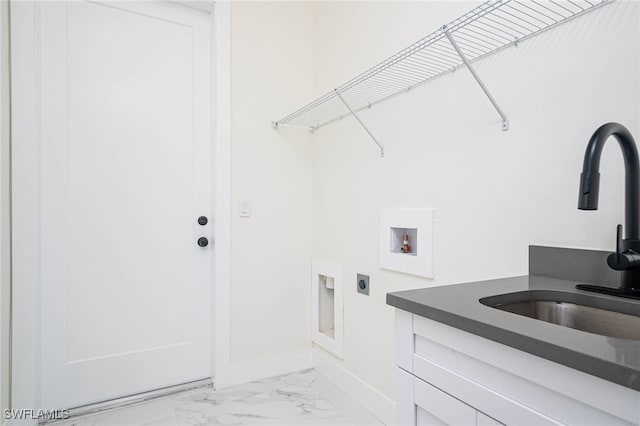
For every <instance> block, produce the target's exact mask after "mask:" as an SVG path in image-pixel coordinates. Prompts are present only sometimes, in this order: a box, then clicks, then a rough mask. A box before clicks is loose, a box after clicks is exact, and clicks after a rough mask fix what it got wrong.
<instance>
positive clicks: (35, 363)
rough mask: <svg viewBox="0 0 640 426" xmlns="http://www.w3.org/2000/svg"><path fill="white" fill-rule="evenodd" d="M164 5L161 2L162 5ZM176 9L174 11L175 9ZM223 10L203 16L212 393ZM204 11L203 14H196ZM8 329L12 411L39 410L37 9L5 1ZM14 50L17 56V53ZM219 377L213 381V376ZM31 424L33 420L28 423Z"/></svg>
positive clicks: (222, 307)
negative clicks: (209, 155) (208, 109)
mask: <svg viewBox="0 0 640 426" xmlns="http://www.w3.org/2000/svg"><path fill="white" fill-rule="evenodd" d="M163 3H164V1H163ZM176 7H180V6H176ZM229 9H230V5H229V4H228V3H222V2H216V3H215V4H214V8H213V10H212V13H211V14H210V24H211V27H210V28H211V36H210V46H211V59H212V63H213V64H214V66H213V67H212V73H211V87H212V93H211V102H212V107H213V108H214V109H213V111H214V120H212V125H213V126H215V128H214V129H213V132H212V139H213V140H212V144H213V145H214V151H215V164H214V165H213V175H214V178H215V189H214V191H215V194H214V198H213V200H214V205H215V218H214V220H215V225H214V228H215V245H214V250H212V251H213V262H212V265H213V267H214V268H215V269H214V279H213V282H212V286H213V288H212V294H213V295H214V298H213V300H212V308H213V309H212V310H211V311H212V317H213V318H212V322H213V324H212V327H211V330H212V338H211V344H212V345H213V348H212V351H211V353H212V360H211V364H212V372H213V375H214V377H216V380H215V382H216V387H220V386H224V383H225V380H226V379H225V378H226V377H228V375H229V308H228V306H229V293H230V291H229V290H230V239H231V238H230V225H231V215H230V208H231V200H230V199H231V187H230V176H231V167H230V164H231V152H230V114H229V107H230V104H231V101H230V96H231V94H230V38H231V37H230V10H229ZM203 13H204V12H203ZM10 19H11V52H13V55H12V57H11V74H12V81H11V92H12V97H11V125H12V135H11V146H12V153H11V161H12V170H11V173H12V182H11V197H12V200H11V201H12V211H11V218H12V243H11V248H12V282H11V287H12V300H11V305H12V323H11V359H12V365H11V377H12V378H11V402H12V403H11V405H12V408H15V409H21V408H22V409H30V408H31V409H36V410H37V409H40V408H56V407H41V406H40V404H41V399H40V375H41V371H40V346H39V342H40V337H41V336H40V324H41V316H40V309H39V308H40V287H41V271H40V237H41V233H40V222H39V221H40V202H39V199H40V179H41V175H40V164H41V163H40V155H41V152H40V141H41V126H40V124H41V120H40V118H41V96H40V69H41V68H40V58H41V52H40V4H39V2H38V1H37V0H30V1H15V0H13V1H11V8H10ZM17 52H19V54H17ZM218 377H219V378H218ZM31 423H32V424H36V421H35V420H34V421H32V422H31Z"/></svg>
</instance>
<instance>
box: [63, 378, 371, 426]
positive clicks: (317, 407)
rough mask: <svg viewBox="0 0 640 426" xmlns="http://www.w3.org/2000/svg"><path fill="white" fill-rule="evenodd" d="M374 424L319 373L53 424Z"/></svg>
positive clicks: (189, 394)
mask: <svg viewBox="0 0 640 426" xmlns="http://www.w3.org/2000/svg"><path fill="white" fill-rule="evenodd" d="M188 425H291V426H293V425H299V426H306V425H310V426H311V425H319V426H320V425H327V426H329V425H333V426H341V425H371V426H378V425H381V423H380V422H379V421H378V420H377V419H375V417H373V416H372V415H371V414H370V413H369V412H367V410H365V409H364V408H363V407H362V406H360V405H359V404H358V403H356V402H355V401H353V400H352V399H351V398H349V397H348V396H347V395H346V394H345V393H344V392H342V390H340V389H339V388H337V387H336V386H335V385H333V384H332V383H331V382H329V381H328V380H327V379H325V378H324V377H322V376H321V375H320V374H318V372H317V371H315V370H312V369H311V370H304V371H299V372H296V373H292V374H287V375H283V376H278V377H272V378H268V379H264V380H259V381H256V382H252V383H247V384H244V385H239V386H234V387H230V388H226V389H222V390H219V391H216V390H214V389H213V388H212V387H204V388H198V389H194V390H190V391H185V392H180V393H177V394H174V395H169V396H166V397H162V398H158V399H155V400H152V401H147V402H144V403H140V404H136V405H132V406H128V407H123V408H119V409H114V410H109V411H105V412H102V413H97V414H93V415H88V416H82V417H78V418H75V419H74V418H72V419H69V420H65V421H63V422H56V423H51V426H188Z"/></svg>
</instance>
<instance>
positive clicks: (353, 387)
mask: <svg viewBox="0 0 640 426" xmlns="http://www.w3.org/2000/svg"><path fill="white" fill-rule="evenodd" d="M312 353H313V368H315V369H316V371H317V372H318V373H320V374H322V375H323V376H324V377H326V378H327V379H329V380H330V381H331V382H333V383H334V384H335V385H336V386H338V387H339V388H340V389H341V390H342V391H343V392H344V393H346V394H347V395H349V396H350V397H351V398H353V399H354V400H355V401H357V402H358V403H360V404H361V405H362V406H363V407H364V408H366V409H367V410H369V412H371V414H373V415H374V416H375V417H376V418H377V419H378V420H380V421H381V422H382V423H384V424H385V425H392V424H395V416H396V403H395V402H394V401H392V400H391V399H389V397H387V396H385V395H383V394H382V393H380V392H379V391H377V390H376V389H374V388H373V387H372V386H371V385H369V384H368V383H367V382H365V381H364V380H362V379H361V378H359V377H358V376H356V375H355V374H353V373H351V372H350V371H349V370H347V369H346V368H344V367H343V366H342V365H340V364H339V363H338V360H337V359H335V358H333V357H332V356H331V355H329V354H328V353H327V352H325V351H324V350H322V349H320V348H314V349H313V350H312Z"/></svg>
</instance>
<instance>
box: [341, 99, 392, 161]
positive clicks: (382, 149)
mask: <svg viewBox="0 0 640 426" xmlns="http://www.w3.org/2000/svg"><path fill="white" fill-rule="evenodd" d="M334 90H335V92H336V96H337V97H338V98H340V100H341V101H342V103H343V104H344V106H346V107H347V109H348V110H349V112H350V113H351V115H353V118H355V119H356V120H357V121H358V123H360V126H362V128H363V129H364V131H365V132H367V134H368V135H369V137H370V138H371V139H372V140H373V141H374V142H375V143H376V145H378V148H380V157H384V146H382V144H381V143H380V142H378V139H376V137H375V136H373V133H371V131H370V130H369V128H368V127H367V126H366V125H365V124H364V123H363V122H362V120H360V117H358V114H356V112H355V111H354V110H352V109H351V107H350V106H349V104H348V103H347V101H345V100H344V98H343V97H342V95H341V94H340V92H338V89H334Z"/></svg>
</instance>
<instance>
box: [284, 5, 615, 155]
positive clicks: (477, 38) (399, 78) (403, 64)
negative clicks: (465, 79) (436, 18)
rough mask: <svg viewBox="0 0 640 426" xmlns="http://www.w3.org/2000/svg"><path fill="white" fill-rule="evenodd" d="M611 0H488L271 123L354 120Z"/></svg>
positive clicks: (314, 126) (314, 123)
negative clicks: (363, 113)
mask: <svg viewBox="0 0 640 426" xmlns="http://www.w3.org/2000/svg"><path fill="white" fill-rule="evenodd" d="M612 1H613V0H561V1H555V0H489V1H487V2H485V3H483V4H482V5H480V6H478V7H476V8H475V9H473V10H471V11H469V12H468V13H466V14H465V15H463V16H461V17H459V18H458V19H456V20H454V21H453V22H451V23H450V24H448V25H445V26H443V27H442V28H440V29H438V30H437V31H434V32H433V33H431V34H429V35H428V36H426V37H424V38H422V39H421V40H419V41H417V42H416V43H414V44H412V45H410V46H409V47H407V48H405V49H403V50H401V51H400V52H398V53H396V54H395V55H393V56H391V57H389V58H388V59H386V60H384V61H382V62H380V63H379V64H377V65H375V66H374V67H372V68H369V69H368V70H366V71H364V72H363V73H361V74H359V75H357V76H356V77H354V78H352V79H351V80H349V81H347V82H346V83H344V84H342V85H340V86H338V87H337V88H336V89H334V90H333V91H331V92H329V93H327V94H325V95H323V96H321V97H319V98H318V99H316V100H314V101H312V102H311V103H309V104H307V105H305V106H304V107H302V108H300V109H298V110H297V111H295V112H293V113H291V114H289V115H287V116H285V117H283V118H281V119H280V120H278V121H275V122H273V123H272V124H273V126H274V127H276V128H277V127H279V126H283V125H287V126H292V127H303V128H308V129H310V130H315V129H318V128H319V127H322V126H324V125H327V124H329V123H332V122H334V121H336V120H339V119H341V118H344V117H347V116H350V115H354V116H355V117H356V118H357V114H353V112H356V113H357V112H358V111H361V110H363V109H365V108H371V107H372V106H373V105H376V104H378V103H380V102H383V101H385V100H387V99H389V98H391V97H394V96H397V95H399V94H401V93H405V92H407V91H409V90H412V89H414V88H416V87H417V86H420V85H422V84H425V83H426V82H428V81H430V80H433V79H434V78H437V77H439V76H441V75H443V74H445V73H448V72H451V71H454V70H456V69H457V68H460V67H461V66H464V65H465V62H464V60H465V58H464V57H465V56H466V59H467V60H468V61H469V62H473V61H475V60H478V59H480V58H482V57H485V56H487V55H490V54H492V53H495V52H497V51H499V50H501V49H504V48H506V47H508V46H512V45H517V44H518V43H519V42H520V41H523V40H525V39H527V38H529V37H531V36H534V35H536V34H539V33H541V32H543V31H545V30H548V29H550V28H553V27H555V26H557V25H559V24H562V23H564V22H567V21H568V20H570V19H573V18H575V17H578V16H580V15H583V14H584V13H586V12H589V11H591V10H594V9H596V8H598V7H599V6H602V5H605V4H608V3H611V2H612ZM451 37H452V38H454V39H455V41H453V42H451V41H449V40H450V38H451ZM452 43H454V44H452ZM455 44H457V46H455ZM458 49H459V50H460V52H459V51H458ZM472 72H473V71H472ZM492 102H493V100H492ZM345 106H347V109H345ZM494 106H495V107H496V109H498V111H499V112H500V113H501V115H502V112H501V111H500V110H499V107H497V105H496V104H494ZM503 119H504V120H505V122H506V117H504V116H503ZM505 124H506V126H508V123H505ZM503 128H504V125H503ZM365 129H366V128H365ZM376 143H377V141H376Z"/></svg>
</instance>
